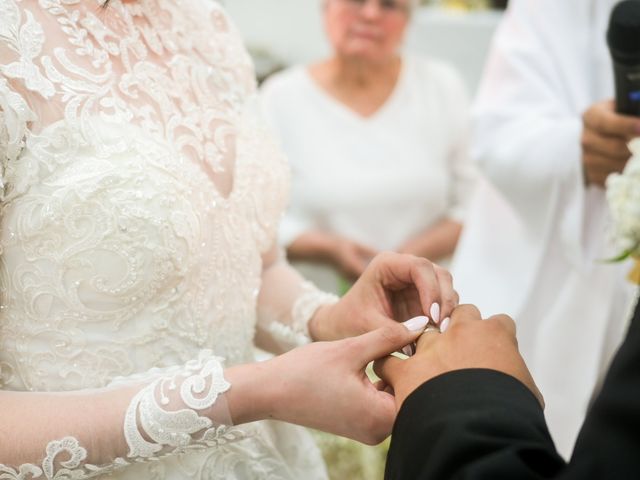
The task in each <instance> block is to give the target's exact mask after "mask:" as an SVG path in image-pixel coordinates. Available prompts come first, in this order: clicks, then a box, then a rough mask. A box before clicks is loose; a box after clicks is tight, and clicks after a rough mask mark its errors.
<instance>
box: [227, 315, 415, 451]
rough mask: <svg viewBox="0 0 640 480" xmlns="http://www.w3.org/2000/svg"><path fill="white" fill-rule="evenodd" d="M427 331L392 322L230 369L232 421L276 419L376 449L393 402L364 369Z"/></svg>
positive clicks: (388, 425)
mask: <svg viewBox="0 0 640 480" xmlns="http://www.w3.org/2000/svg"><path fill="white" fill-rule="evenodd" d="M423 318H424V317H423ZM425 326H426V319H418V320H416V321H414V322H413V323H410V324H408V325H403V324H397V323H391V324H389V325H387V326H385V327H383V328H380V329H377V330H375V331H373V332H369V333H367V334H365V335H361V336H359V337H354V338H348V339H345V340H340V341H336V342H318V343H313V344H310V345H306V346H304V347H300V348H297V349H294V350H291V351H290V352H288V353H286V354H284V355H280V356H278V357H275V358H273V359H271V360H268V361H266V362H262V363H259V364H250V365H241V366H238V367H231V368H229V369H227V371H226V372H225V376H226V377H227V379H228V380H229V381H230V382H231V385H232V387H231V389H230V390H229V391H228V392H227V394H226V395H227V398H228V403H229V408H230V411H231V417H232V418H233V422H234V423H235V424H238V423H245V422H250V421H255V420H261V419H276V420H282V421H285V422H289V423H295V424H298V425H303V426H305V427H310V428H315V429H318V430H322V431H325V432H329V433H334V434H336V435H342V436H345V437H349V438H352V439H354V440H358V441H360V442H363V443H366V444H370V445H374V444H377V443H379V442H381V441H382V440H384V439H385V438H386V437H387V436H388V435H389V434H390V433H391V429H392V427H393V422H394V420H395V417H396V407H395V400H394V398H393V396H392V395H391V394H389V393H387V392H385V391H383V390H381V389H379V386H376V385H374V384H372V383H371V382H370V381H369V379H368V377H367V376H366V373H365V368H366V366H367V364H369V363H370V362H371V361H373V360H375V359H378V358H381V357H384V356H386V355H388V354H390V353H391V352H394V351H396V350H398V349H399V348H401V347H402V346H404V345H407V344H408V343H411V342H414V341H415V340H416V339H417V337H418V336H419V335H420V333H421V332H422V331H423V330H424V327H425Z"/></svg>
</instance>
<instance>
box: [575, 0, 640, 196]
mask: <svg viewBox="0 0 640 480" xmlns="http://www.w3.org/2000/svg"><path fill="white" fill-rule="evenodd" d="M607 42H608V44H609V49H610V50H611V56H612V58H613V65H614V76H615V85H616V99H615V101H611V100H609V101H603V102H599V103H596V104H594V105H592V106H591V107H589V108H588V109H587V110H586V112H585V113H584V115H583V131H582V139H581V143H582V164H583V168H584V173H585V180H586V183H587V184H588V185H597V186H600V187H604V184H605V181H606V179H607V177H608V176H609V174H611V173H613V172H621V171H622V169H623V168H624V166H625V165H626V163H627V160H628V159H629V157H630V156H631V153H630V152H629V149H628V148H627V144H628V143H629V141H630V140H631V139H632V138H634V137H637V136H640V118H638V117H640V2H639V1H637V0H625V1H622V2H620V3H618V4H617V5H616V7H615V8H614V9H613V11H612V13H611V20H610V23H609V30H608V32H607Z"/></svg>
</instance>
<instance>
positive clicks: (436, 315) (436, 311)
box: [429, 303, 440, 323]
mask: <svg viewBox="0 0 640 480" xmlns="http://www.w3.org/2000/svg"><path fill="white" fill-rule="evenodd" d="M429 313H431V318H432V319H433V321H434V322H435V323H438V322H440V305H438V304H437V303H433V304H431V311H430V312H429Z"/></svg>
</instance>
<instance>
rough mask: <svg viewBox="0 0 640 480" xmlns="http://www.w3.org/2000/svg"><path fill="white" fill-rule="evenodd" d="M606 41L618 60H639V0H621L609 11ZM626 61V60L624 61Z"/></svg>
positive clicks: (636, 61)
mask: <svg viewBox="0 0 640 480" xmlns="http://www.w3.org/2000/svg"><path fill="white" fill-rule="evenodd" d="M607 42H608V44H609V48H610V49H611V53H612V55H613V56H614V58H616V59H617V60H618V61H622V62H625V60H627V61H628V62H633V63H636V64H637V63H638V60H640V0H623V1H622V2H620V3H618V4H617V5H616V6H615V7H614V8H613V11H612V12H611V20H610V22H609V31H608V32H607ZM625 63H627V62H625Z"/></svg>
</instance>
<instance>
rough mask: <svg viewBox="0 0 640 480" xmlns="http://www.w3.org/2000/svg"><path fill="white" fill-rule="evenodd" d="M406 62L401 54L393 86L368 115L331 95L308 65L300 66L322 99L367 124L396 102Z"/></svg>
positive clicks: (403, 77)
mask: <svg viewBox="0 0 640 480" xmlns="http://www.w3.org/2000/svg"><path fill="white" fill-rule="evenodd" d="M407 69H408V62H407V60H406V58H405V57H404V56H403V57H402V60H401V64H400V72H399V73H398V78H397V80H396V84H395V85H394V86H393V89H392V90H391V93H390V94H389V96H388V97H387V98H386V100H385V101H384V102H382V104H381V105H380V106H379V107H378V108H377V109H376V110H375V111H374V112H373V113H371V114H370V115H362V114H361V113H359V112H357V111H356V110H354V109H353V108H350V107H349V106H347V105H345V104H344V103H343V102H341V101H340V100H338V99H337V98H336V97H335V96H333V95H331V94H330V93H329V92H327V91H326V90H325V89H324V88H323V87H322V85H320V84H319V83H318V82H317V81H316V79H315V78H313V75H311V72H310V71H309V67H308V66H305V67H303V68H302V73H303V75H304V76H305V78H306V80H307V82H308V83H309V84H310V86H311V88H312V89H313V90H314V91H315V92H316V94H317V95H318V96H319V97H321V98H322V99H324V100H325V101H326V102H327V103H329V104H331V105H333V106H334V108H336V109H338V110H340V111H342V112H344V113H345V114H346V115H348V116H349V117H351V118H352V119H355V120H357V121H358V122H360V123H363V124H367V123H372V122H374V121H375V120H376V119H377V118H378V117H380V116H382V115H383V114H384V112H385V111H386V110H388V109H389V108H391V106H392V105H393V104H394V103H395V102H396V99H397V97H398V96H399V92H400V90H401V89H402V85H403V83H404V82H405V78H406V76H407Z"/></svg>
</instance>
